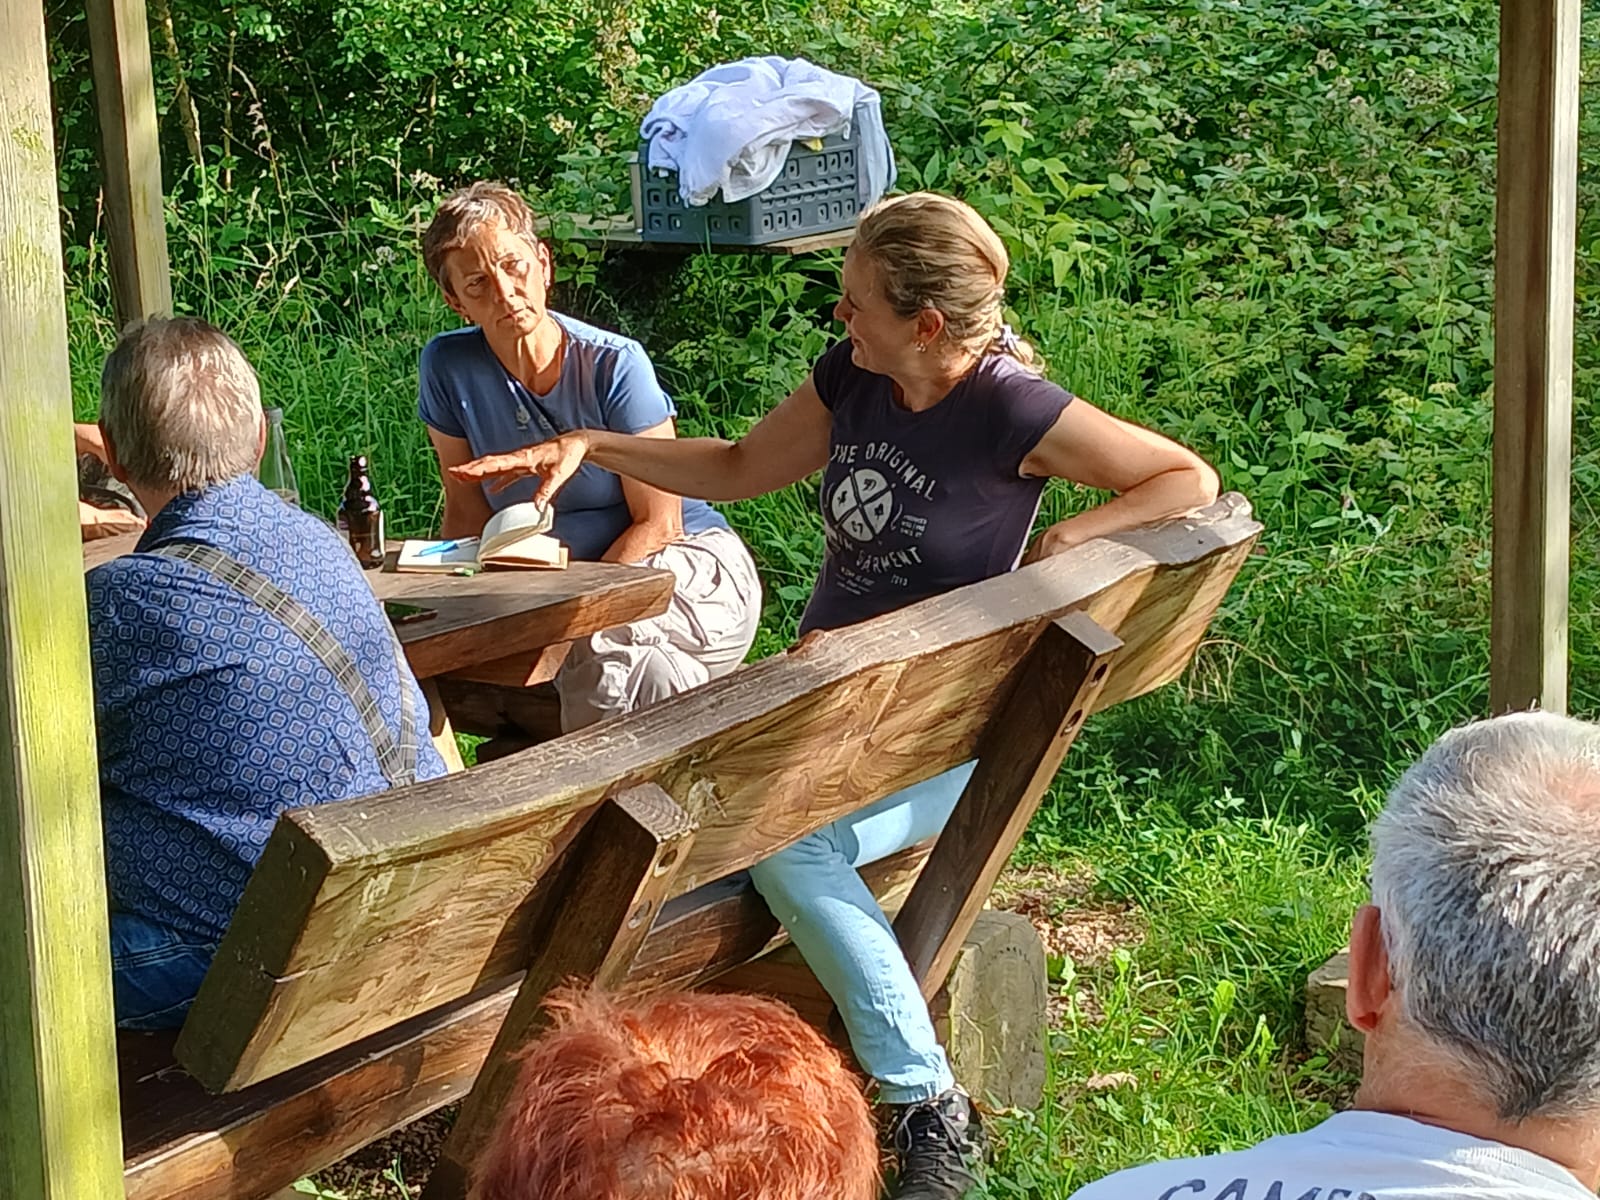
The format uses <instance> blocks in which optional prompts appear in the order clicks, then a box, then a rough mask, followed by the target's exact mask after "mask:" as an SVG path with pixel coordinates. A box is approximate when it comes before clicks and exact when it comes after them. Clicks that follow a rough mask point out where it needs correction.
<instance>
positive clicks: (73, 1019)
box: [0, 0, 121, 1200]
mask: <svg viewBox="0 0 1600 1200" xmlns="http://www.w3.org/2000/svg"><path fill="white" fill-rule="evenodd" d="M57 211H58V199H57V196H56V177H55V151H54V147H53V144H52V135H51V124H50V80H49V74H48V70H47V67H46V58H45V40H44V12H43V9H42V7H41V5H40V4H39V3H37V0H18V2H17V3H8V4H6V5H4V6H3V7H0V1196H5V1197H17V1198H19V1200H20V1198H22V1197H27V1198H28V1200H109V1198H110V1197H113V1196H116V1195H119V1194H120V1188H121V1183H120V1170H119V1164H120V1161H121V1154H120V1146H119V1142H118V1130H117V1119H116V1114H117V1093H116V1074H115V1061H116V1060H115V1058H114V1052H115V1051H114V1042H113V1038H112V1017H111V966H110V961H109V939H108V934H107V930H106V893H105V868H104V864H103V861H102V850H101V834H100V808H99V782H98V779H97V778H96V768H95V757H94V749H93V748H94V713H93V701H92V692H91V687H90V678H89V649H88V637H87V618H86V614H85V606H84V592H83V579H82V577H81V576H80V575H79V573H78V570H77V564H76V561H75V554H76V550H75V547H76V545H77V541H78V534H77V528H76V525H77V521H76V513H77V505H76V503H75V500H76V495H77V479H76V471H75V469H74V457H73V452H72V444H71V441H70V440H69V433H68V430H69V428H70V426H71V424H72V398H71V387H70V381H69V375H68V368H67V323H66V308H65V298H64V296H63V294H62V285H61V280H62V265H61V228H60V224H59V222H58V219H57Z"/></svg>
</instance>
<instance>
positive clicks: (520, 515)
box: [478, 500, 555, 562]
mask: <svg viewBox="0 0 1600 1200" xmlns="http://www.w3.org/2000/svg"><path fill="white" fill-rule="evenodd" d="M554 522H555V517H554V515H553V514H552V513H551V511H550V510H549V509H548V508H546V507H545V506H544V505H542V504H535V503H534V502H533V501H531V500H527V501H524V502H523V503H521V504H510V505H507V506H506V507H505V508H502V509H501V510H500V511H499V512H497V513H495V515H494V516H492V517H490V518H489V522H488V524H486V525H485V526H484V527H483V537H482V538H481V539H480V542H479V546H478V557H479V559H481V560H482V561H484V562H488V561H489V559H490V558H492V557H494V556H495V555H496V554H498V553H499V552H500V551H501V550H504V549H505V548H506V547H508V546H510V545H511V544H512V543H514V542H520V541H522V539H523V538H526V537H529V536H531V535H533V534H540V533H548V532H549V531H550V526H551V525H552V524H554ZM550 540H551V541H554V540H555V539H554V538H552V539H550Z"/></svg>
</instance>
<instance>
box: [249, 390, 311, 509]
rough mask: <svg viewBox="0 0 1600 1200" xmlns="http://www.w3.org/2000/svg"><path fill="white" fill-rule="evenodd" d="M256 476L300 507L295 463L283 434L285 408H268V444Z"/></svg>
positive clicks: (286, 499) (265, 485)
mask: <svg viewBox="0 0 1600 1200" xmlns="http://www.w3.org/2000/svg"><path fill="white" fill-rule="evenodd" d="M256 478H257V479H259V480H261V485H262V486H263V487H265V488H266V489H268V490H269V491H273V492H276V493H277V494H278V495H279V496H281V497H282V498H283V499H284V500H285V501H286V502H288V503H289V504H292V505H294V506H295V507H296V508H299V507H300V485H299V484H298V483H297V482H295V478H294V464H293V463H291V462H290V461H289V442H288V439H286V438H285V437H284V436H283V409H281V408H269V409H267V445H266V449H265V450H263V451H262V453H261V465H260V466H259V467H258V468H256Z"/></svg>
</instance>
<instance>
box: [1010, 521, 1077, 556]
mask: <svg viewBox="0 0 1600 1200" xmlns="http://www.w3.org/2000/svg"><path fill="white" fill-rule="evenodd" d="M1070 521H1071V518H1068V519H1067V520H1066V521H1057V522H1056V523H1055V524H1054V525H1052V526H1050V528H1048V529H1046V530H1045V531H1044V532H1043V533H1041V534H1040V535H1039V536H1038V537H1036V538H1034V539H1033V545H1031V546H1029V547H1028V551H1027V553H1026V554H1024V555H1023V556H1022V565H1023V566H1027V565H1028V564H1029V563H1035V562H1038V561H1039V560H1040V559H1041V558H1049V557H1050V556H1051V555H1054V554H1062V553H1065V552H1066V551H1068V550H1071V549H1072V548H1073V547H1074V546H1079V545H1082V544H1083V541H1084V539H1083V538H1080V537H1076V536H1074V534H1073V531H1072V530H1071V529H1069V528H1067V525H1068V524H1069V523H1070Z"/></svg>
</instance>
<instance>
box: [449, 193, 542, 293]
mask: <svg viewBox="0 0 1600 1200" xmlns="http://www.w3.org/2000/svg"><path fill="white" fill-rule="evenodd" d="M491 225H504V226H505V227H506V228H507V229H509V230H510V231H511V232H512V233H514V234H516V235H517V236H518V237H520V238H522V240H523V241H525V242H527V243H528V245H530V246H538V245H539V244H540V243H539V227H538V223H537V222H536V221H535V220H534V216H533V209H531V208H529V207H528V202H527V201H526V200H524V199H523V198H522V197H521V196H519V195H517V193H516V192H514V191H512V190H511V189H510V188H508V187H507V186H506V185H505V184H503V183H494V182H491V181H488V180H480V181H479V182H477V183H474V184H472V185H470V186H468V187H464V188H457V189H456V190H455V191H453V192H451V193H450V194H449V195H448V196H446V197H445V198H444V200H443V201H442V202H441V203H440V205H439V211H438V212H436V213H434V214H433V220H432V221H430V222H428V228H427V231H426V232H425V233H424V234H423V235H422V265H423V266H424V267H426V268H427V270H428V274H429V276H431V277H432V279H433V281H434V282H435V283H436V284H438V285H439V290H440V291H442V292H444V293H445V294H446V295H450V294H451V291H450V283H449V280H447V279H446V278H445V275H444V260H445V258H446V257H447V256H448V255H449V254H450V253H451V252H452V251H454V250H459V249H461V248H462V247H463V246H465V245H466V244H467V243H468V242H469V241H471V240H472V239H473V238H474V237H476V236H477V234H478V232H479V231H480V230H482V229H484V228H485V227H487V226H491Z"/></svg>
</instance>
